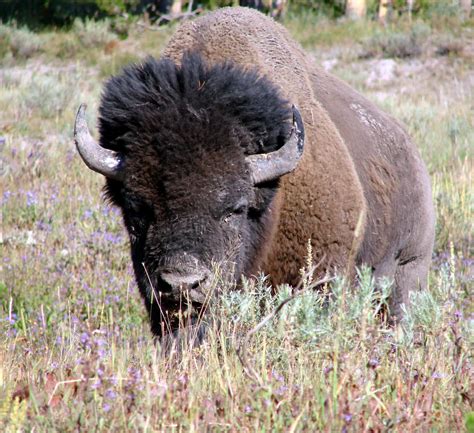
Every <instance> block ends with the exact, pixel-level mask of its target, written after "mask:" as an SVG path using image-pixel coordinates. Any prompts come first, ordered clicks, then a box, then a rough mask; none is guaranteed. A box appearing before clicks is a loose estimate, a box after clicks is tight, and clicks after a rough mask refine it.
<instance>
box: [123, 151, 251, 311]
mask: <svg viewBox="0 0 474 433" xmlns="http://www.w3.org/2000/svg"><path fill="white" fill-rule="evenodd" d="M226 156H229V155H225V154H224V153H222V154H221V155H219V154H215V155H213V157H214V158H212V159H211V158H207V160H206V161H200V160H197V161H187V162H186V163H184V161H182V163H178V162H177V161H175V163H173V164H172V163H171V161H170V159H173V158H169V159H168V160H167V161H166V165H165V166H154V167H153V166H148V167H147V166H146V165H145V166H143V162H142V171H141V173H142V174H141V176H140V178H139V179H137V178H134V177H133V176H126V177H125V179H124V181H123V183H122V186H121V187H120V193H119V197H118V203H119V205H120V207H121V208H122V211H123V216H124V221H125V225H126V227H127V229H128V232H129V235H130V244H131V252H132V259H133V264H134V269H135V275H136V277H137V281H138V284H139V285H140V289H141V290H142V292H144V293H146V296H147V297H148V298H150V299H152V298H153V297H155V296H157V297H158V298H160V301H161V302H165V303H167V304H168V306H169V304H179V303H184V302H186V301H192V302H193V303H198V304H203V303H205V301H206V299H208V298H209V296H210V294H211V291H212V290H213V289H215V288H216V287H215V284H214V276H215V274H216V272H219V273H220V274H221V276H223V277H225V278H226V279H229V280H233V279H235V277H236V276H239V275H240V274H241V273H242V272H243V270H245V268H246V267H247V263H246V260H248V257H249V254H248V250H249V248H250V246H251V233H252V215H253V213H255V212H257V207H258V203H257V201H256V198H257V195H258V194H255V192H254V189H253V187H252V184H251V182H250V180H249V177H248V169H247V167H246V164H245V162H244V159H243V158H241V161H238V160H237V161H235V160H234V161H232V162H229V161H228V160H227V159H226ZM162 159H163V158H162ZM239 162H240V163H239ZM137 163H138V162H137ZM167 164H172V165H167ZM131 165H133V166H134V165H135V162H134V161H130V162H129V164H127V166H128V167H127V168H130V166H131ZM171 167H180V170H179V171H176V170H175V169H171Z"/></svg>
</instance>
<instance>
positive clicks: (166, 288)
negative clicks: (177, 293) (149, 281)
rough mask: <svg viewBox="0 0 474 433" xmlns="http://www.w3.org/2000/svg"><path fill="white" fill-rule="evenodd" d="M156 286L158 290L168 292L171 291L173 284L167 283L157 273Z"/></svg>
mask: <svg viewBox="0 0 474 433" xmlns="http://www.w3.org/2000/svg"><path fill="white" fill-rule="evenodd" d="M157 286H158V290H159V291H160V292H164V293H169V292H172V291H173V286H172V285H171V284H170V283H168V281H166V280H165V279H164V278H163V277H162V276H161V275H158V279H157Z"/></svg>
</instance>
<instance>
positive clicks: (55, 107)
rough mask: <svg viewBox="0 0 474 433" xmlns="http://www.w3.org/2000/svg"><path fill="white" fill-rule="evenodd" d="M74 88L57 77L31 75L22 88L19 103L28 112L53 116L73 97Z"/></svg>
mask: <svg viewBox="0 0 474 433" xmlns="http://www.w3.org/2000/svg"><path fill="white" fill-rule="evenodd" d="M74 91H75V88H74V86H73V85H68V83H65V82H64V81H61V80H58V77H52V76H44V75H37V76H33V77H32V79H31V81H30V82H29V84H28V85H27V86H25V87H24V88H23V89H22V95H21V104H22V105H23V109H25V110H27V111H28V112H31V111H36V112H39V114H40V115H41V117H43V118H54V117H55V116H57V115H58V114H60V113H61V112H62V111H63V110H64V109H65V108H66V107H67V106H68V103H69V102H70V101H71V100H72V99H73V97H74Z"/></svg>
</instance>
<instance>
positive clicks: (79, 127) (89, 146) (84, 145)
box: [74, 104, 123, 180]
mask: <svg viewBox="0 0 474 433" xmlns="http://www.w3.org/2000/svg"><path fill="white" fill-rule="evenodd" d="M85 114H86V104H81V105H80V106H79V109H78V110H77V114H76V121H75V123H74V141H75V142H76V147H77V150H78V151H79V155H81V158H82V160H83V161H84V162H85V164H86V165H87V167H89V168H90V169H91V170H94V171H96V172H97V173H100V174H103V175H104V176H106V177H108V178H110V179H115V180H122V179H123V170H122V158H121V156H120V155H119V154H118V153H117V152H114V151H113V150H109V149H105V148H104V147H102V146H100V145H99V144H98V143H97V142H96V141H95V140H94V139H93V138H92V136H91V134H90V132H89V128H88V127H87V121H86V116H85Z"/></svg>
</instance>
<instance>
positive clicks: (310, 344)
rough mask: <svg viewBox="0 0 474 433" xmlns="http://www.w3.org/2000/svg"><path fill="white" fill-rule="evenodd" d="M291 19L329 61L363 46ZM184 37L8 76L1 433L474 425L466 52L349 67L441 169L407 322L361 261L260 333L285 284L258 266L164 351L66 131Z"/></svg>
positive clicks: (99, 51)
mask: <svg viewBox="0 0 474 433" xmlns="http://www.w3.org/2000/svg"><path fill="white" fill-rule="evenodd" d="M293 19H295V18H293ZM295 20H296V19H295ZM305 25H306V24H305V23H304V21H303V24H302V26H301V28H307V29H309V27H304V26H305ZM291 26H293V27H291ZM291 26H290V28H292V29H293V31H294V33H295V35H296V37H298V38H300V39H303V40H304V41H305V44H306V46H307V49H308V50H310V51H312V54H313V55H314V56H315V57H316V58H318V56H320V55H321V53H324V52H325V50H328V52H330V53H331V55H333V53H334V47H335V46H334V44H337V48H338V49H341V47H342V48H343V49H346V51H350V50H351V49H352V48H353V41H350V40H348V39H347V38H346V37H345V36H344V37H342V36H341V37H339V36H338V35H347V34H348V33H349V31H350V29H352V28H353V26H357V24H353V23H346V24H340V25H335V24H334V23H332V24H331V23H329V22H327V23H325V24H324V26H326V27H325V29H324V30H323V34H324V37H323V36H321V39H317V37H315V38H314V39H312V40H310V39H308V36H307V33H306V30H305V32H303V34H302V33H300V32H299V31H298V30H299V29H298V27H297V21H295V22H294V23H293V24H291ZM370 26H371V25H369V26H368V29H367V30H364V29H363V28H360V29H359V31H360V32H361V33H360V40H363V39H364V38H366V37H370V35H371V34H372V30H371V29H370ZM331 31H332V32H333V34H334V41H335V42H331V38H330V34H331ZM459 32H460V34H461V37H462V35H463V33H462V32H463V30H462V29H461V30H459ZM132 33H133V32H132ZM169 33H170V30H165V31H164V32H163V33H161V32H160V33H153V34H151V33H140V32H137V33H135V34H134V37H133V38H130V39H129V40H126V41H120V42H118V43H119V44H122V45H119V46H118V47H120V50H121V51H119V52H117V51H115V50H117V49H118V48H117V47H116V48H113V47H112V51H107V52H106V51H104V50H105V48H104V47H105V46H98V47H89V48H87V49H86V48H84V47H82V48H81V45H80V44H78V43H77V42H75V41H74V40H73V39H71V37H70V34H69V33H58V34H52V33H49V34H48V33H44V34H42V35H39V36H38V37H40V38H42V40H45V41H46V40H53V39H54V40H55V43H53V44H51V45H48V48H47V50H46V51H41V52H37V53H36V54H35V55H34V56H33V58H32V60H31V61H30V63H27V64H26V65H22V63H20V60H15V59H13V58H10V59H9V60H8V61H7V63H6V66H5V67H4V68H3V69H2V71H0V83H1V87H0V131H1V132H0V136H1V137H2V140H1V141H0V142H3V141H4V144H3V145H1V146H2V149H1V150H2V154H1V157H2V159H3V162H4V164H3V166H4V170H3V174H2V189H3V190H2V198H1V200H2V230H3V233H2V234H3V237H2V244H1V246H0V248H1V249H2V273H1V280H0V430H1V431H8V432H16V431H249V432H250V431H251V432H254V431H291V432H296V431H308V432H310V431H311V432H312V431H328V432H329V431H331V432H332V431H345V432H350V431H353V432H362V431H374V432H377V431H439V432H446V431H463V430H464V429H465V428H467V427H466V426H469V425H470V424H469V423H472V422H473V421H472V420H473V418H474V414H472V412H470V411H472V395H471V387H472V380H473V377H472V371H473V369H472V352H471V351H470V348H471V347H472V343H473V330H474V329H473V328H474V320H473V314H474V311H473V308H472V306H473V302H472V301H473V297H472V278H473V269H474V267H473V265H474V263H473V260H472V253H473V251H472V232H473V227H472V221H474V218H473V202H474V200H473V197H472V181H473V179H472V173H473V171H472V156H473V155H472V146H471V143H472V141H473V138H474V137H473V136H472V134H473V133H472V131H473V125H472V116H470V114H471V111H472V107H471V104H472V103H471V101H472V89H471V88H470V87H469V79H470V78H469V77H470V76H471V75H472V68H471V66H469V64H468V63H466V62H465V61H464V58H463V57H460V56H461V55H462V54H460V53H457V54H456V53H454V54H453V56H451V57H443V58H435V59H433V58H430V57H426V58H424V59H415V60H409V61H404V60H397V67H398V68H399V72H400V73H399V74H398V75H397V76H396V78H395V79H393V80H392V81H390V82H388V83H382V84H377V85H372V84H368V82H367V76H368V75H369V73H370V70H369V65H370V61H366V60H362V59H358V58H357V56H353V57H344V56H342V57H340V58H338V63H337V66H336V67H335V69H334V72H335V73H336V74H338V75H340V76H343V77H344V78H346V79H347V80H348V81H350V82H351V84H353V85H354V86H356V87H358V88H359V89H360V90H361V91H362V92H363V93H365V94H366V95H368V97H370V98H372V99H374V100H376V101H378V103H380V104H382V105H383V107H384V108H385V109H386V110H387V111H388V112H390V113H392V114H393V115H394V116H395V117H396V118H398V119H400V120H402V121H403V122H405V124H406V125H407V128H408V129H409V131H410V133H411V135H412V136H413V137H414V139H415V141H416V142H417V143H418V145H419V147H420V151H421V153H422V155H423V157H424V159H425V161H426V162H427V165H428V167H429V170H430V174H431V177H432V182H433V196H434V199H435V203H436V207H437V242H436V248H435V252H434V260H433V266H432V270H431V273H430V284H429V291H427V292H424V293H415V294H413V295H412V296H413V305H414V308H412V309H411V310H410V311H409V312H408V313H407V316H406V319H405V320H404V322H403V323H402V324H400V326H398V327H396V328H394V327H390V326H388V325H387V324H386V323H385V321H384V316H383V313H381V311H383V308H384V305H385V302H386V299H387V296H388V295H389V291H390V284H389V282H387V285H386V286H385V287H384V288H383V290H382V291H376V290H374V284H373V281H372V276H371V275H370V272H368V271H367V270H366V269H361V270H360V278H359V279H360V285H359V287H358V288H357V289H354V288H351V287H349V286H348V285H347V284H346V283H345V282H344V281H343V280H342V279H338V280H336V281H333V282H331V284H330V285H328V286H327V290H325V291H323V292H320V293H316V292H312V291H310V290H307V291H305V292H303V293H302V294H301V295H300V296H297V297H295V299H292V300H291V301H290V302H288V303H287V304H286V305H284V306H283V307H282V308H281V311H279V313H278V314H276V315H275V317H273V318H272V320H269V321H268V322H265V323H266V324H265V326H262V327H261V329H260V328H259V329H258V331H256V332H253V331H255V329H256V328H257V327H258V325H259V324H260V323H262V320H263V319H264V318H265V317H268V315H271V314H272V312H274V311H275V310H276V309H277V308H279V306H280V305H281V302H282V301H284V300H285V299H287V297H288V296H290V288H289V287H287V286H283V287H281V290H280V291H279V292H278V295H276V296H273V295H272V290H271V288H270V287H269V286H268V283H267V281H266V280H265V278H264V277H260V278H258V279H256V280H254V281H249V282H248V283H247V285H246V287H245V290H243V291H241V292H235V291H232V290H230V288H228V287H226V286H225V284H223V283H222V285H221V286H220V288H221V292H222V293H221V295H220V296H219V298H218V299H216V301H215V302H214V303H212V304H211V305H210V306H209V311H208V313H207V314H206V315H205V316H204V318H203V320H204V324H205V326H206V337H205V339H204V340H203V343H202V344H201V345H198V346H196V345H193V344H192V339H191V338H183V339H182V340H181V341H180V343H179V344H180V345H181V346H180V345H175V346H173V345H169V344H168V345H166V347H164V346H161V345H160V344H159V343H157V342H154V341H153V339H152V336H151V335H150V333H149V330H148V320H147V317H146V314H145V309H144V308H143V305H142V301H141V299H140V297H139V295H138V290H137V288H136V286H135V283H134V279H133V275H132V271H131V266H130V263H129V262H130V260H129V257H128V240H127V239H126V236H125V233H124V230H123V228H122V224H121V219H120V215H119V214H118V212H117V210H116V209H113V208H109V207H107V206H106V205H105V204H104V203H103V202H102V201H101V198H100V188H101V185H102V179H101V178H100V176H98V175H95V174H94V173H92V172H90V171H88V170H86V169H85V168H84V166H83V164H82V162H81V161H80V159H79V157H78V156H77V154H76V152H75V149H74V147H73V143H72V137H71V125H72V123H73V118H74V114H75V113H74V111H75V107H76V105H77V103H78V102H79V101H87V102H88V103H89V106H90V109H89V111H88V115H89V116H90V121H91V125H92V126H94V118H95V110H96V107H97V102H98V99H99V95H100V88H101V82H102V80H103V77H104V76H106V75H107V74H108V73H111V72H115V71H116V70H117V69H118V67H119V65H121V64H123V63H124V62H126V61H127V57H126V56H128V55H130V58H140V57H141V56H142V55H144V54H146V53H148V52H151V53H152V54H155V55H156V54H159V51H160V49H161V47H163V44H164V43H165V41H166V39H167V37H168V35H169ZM454 33H456V32H454ZM453 37H456V36H453ZM62 41H63V42H64V41H70V42H71V41H72V43H74V44H76V45H74V46H76V47H78V51H77V56H76V57H75V59H74V60H71V58H72V56H63V57H59V58H58V56H57V55H56V54H57V53H58V50H59V49H62V48H61V47H64V46H63V45H62V43H63V42H62ZM68 43H69V42H68ZM427 52H428V53H429V52H430V51H429V50H428V51H427ZM119 53H120V54H119ZM119 55H120V56H124V57H123V58H121V57H117V56H119ZM425 55H426V56H427V54H425ZM114 58H115V59H116V60H117V63H116V66H110V67H109V66H108V64H110V62H111V61H112V59H114ZM121 59H123V60H121ZM24 61H25V60H24V59H21V62H24ZM416 62H423V63H422V67H421V68H418V69H416V68H415V69H413V68H414V66H416V65H417V63H416ZM432 62H435V64H434V65H435V66H432V65H433V63H432ZM413 70H414V71H415V72H410V71H413ZM407 71H408V72H407ZM430 71H435V72H436V73H435V72H433V73H432V72H430ZM427 77H428V78H427ZM53 82H54V83H55V85H53ZM310 265H311V263H310V262H309V263H308V266H310ZM307 283H308V284H309V282H307ZM193 332H194V330H193V329H184V330H183V331H182V335H183V336H191V337H192V336H193ZM243 348H244V349H245V350H243Z"/></svg>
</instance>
